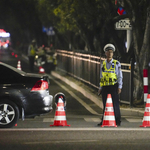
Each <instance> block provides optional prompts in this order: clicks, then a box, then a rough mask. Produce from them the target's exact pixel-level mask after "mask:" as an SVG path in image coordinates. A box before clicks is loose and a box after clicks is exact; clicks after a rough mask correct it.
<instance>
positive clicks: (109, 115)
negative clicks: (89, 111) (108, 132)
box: [101, 94, 117, 127]
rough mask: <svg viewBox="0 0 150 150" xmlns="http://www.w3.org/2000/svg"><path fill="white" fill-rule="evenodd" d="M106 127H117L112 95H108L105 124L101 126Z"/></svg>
mask: <svg viewBox="0 0 150 150" xmlns="http://www.w3.org/2000/svg"><path fill="white" fill-rule="evenodd" d="M104 126H109V127H110V126H114V127H117V125H116V121H115V115H114V108H113V103H112V98H111V94H108V95H107V100H106V107H105V113H104V118H103V124H102V125H101V127H104Z"/></svg>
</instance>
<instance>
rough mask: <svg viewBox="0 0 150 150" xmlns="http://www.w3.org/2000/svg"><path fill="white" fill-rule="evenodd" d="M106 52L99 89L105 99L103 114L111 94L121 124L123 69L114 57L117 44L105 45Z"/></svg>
mask: <svg viewBox="0 0 150 150" xmlns="http://www.w3.org/2000/svg"><path fill="white" fill-rule="evenodd" d="M104 52H105V55H106V60H105V61H103V63H102V65H101V69H100V87H99V90H98V94H102V100H103V106H104V107H103V114H104V110H105V105H106V100H107V95H108V94H111V96H112V101H113V106H114V113H115V120H116V124H117V125H118V126H120V125H121V114H120V107H119V94H120V93H121V89H122V84H123V82H122V79H123V76H122V71H121V64H120V62H119V61H117V60H115V59H113V53H114V52H115V46H114V45H113V44H107V45H105V47H104ZM102 122H103V116H102V121H101V122H100V123H99V124H98V126H100V125H102Z"/></svg>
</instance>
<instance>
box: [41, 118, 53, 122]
mask: <svg viewBox="0 0 150 150" xmlns="http://www.w3.org/2000/svg"><path fill="white" fill-rule="evenodd" d="M43 122H54V118H44V119H43Z"/></svg>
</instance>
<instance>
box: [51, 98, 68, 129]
mask: <svg viewBox="0 0 150 150" xmlns="http://www.w3.org/2000/svg"><path fill="white" fill-rule="evenodd" d="M50 126H70V125H67V121H66V113H65V110H64V102H63V100H62V99H61V97H59V99H58V103H57V108H56V112H55V117H54V124H53V125H50Z"/></svg>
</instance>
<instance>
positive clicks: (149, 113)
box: [140, 94, 150, 127]
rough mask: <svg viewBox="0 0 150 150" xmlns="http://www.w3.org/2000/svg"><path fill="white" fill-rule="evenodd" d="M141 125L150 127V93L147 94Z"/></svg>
mask: <svg viewBox="0 0 150 150" xmlns="http://www.w3.org/2000/svg"><path fill="white" fill-rule="evenodd" d="M140 127H150V94H148V95H147V101H146V107H145V112H144V117H143V124H142V125H141V126H140Z"/></svg>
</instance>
